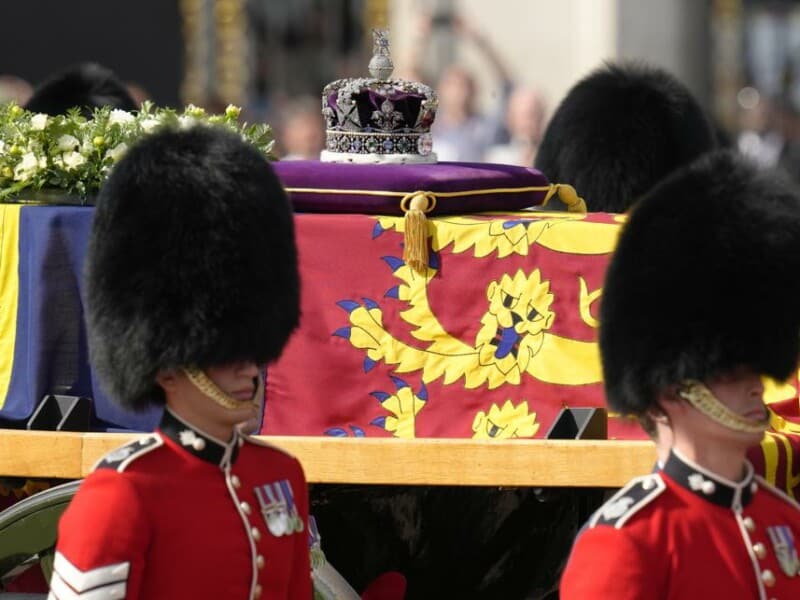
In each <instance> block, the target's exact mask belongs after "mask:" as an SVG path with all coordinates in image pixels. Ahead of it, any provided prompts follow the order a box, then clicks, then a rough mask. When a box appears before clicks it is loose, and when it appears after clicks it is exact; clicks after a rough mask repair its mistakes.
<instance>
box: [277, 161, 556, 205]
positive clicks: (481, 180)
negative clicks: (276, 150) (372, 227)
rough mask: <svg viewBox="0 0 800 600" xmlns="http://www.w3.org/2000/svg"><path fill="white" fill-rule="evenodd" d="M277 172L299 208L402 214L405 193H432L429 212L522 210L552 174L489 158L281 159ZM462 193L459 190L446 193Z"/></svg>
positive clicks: (537, 201)
mask: <svg viewBox="0 0 800 600" xmlns="http://www.w3.org/2000/svg"><path fill="white" fill-rule="evenodd" d="M273 167H274V168H275V172H276V173H277V174H278V176H279V177H280V178H281V181H283V185H284V186H285V187H286V189H287V191H288V192H289V195H290V196H291V199H292V203H293V205H294V209H295V210H296V211H298V212H331V213H362V214H382V215H401V214H403V212H402V210H401V209H400V201H401V199H402V198H403V196H405V195H406V194H410V193H413V192H431V193H433V194H434V195H435V196H436V208H435V209H434V210H433V211H432V212H431V213H429V215H443V214H466V213H473V212H481V211H508V210H519V209H522V208H527V207H529V206H536V205H538V204H541V203H542V201H543V200H544V197H545V195H546V194H547V189H548V185H549V183H548V181H547V178H546V177H545V176H544V175H542V174H541V173H540V172H539V171H537V170H535V169H528V168H525V167H516V166H511V165H495V164H486V163H454V162H441V163H435V164H420V165H409V164H403V165H357V164H352V163H325V162H320V161H316V160H297V161H290V160H287V161H278V162H276V163H273ZM451 192H460V193H463V194H459V195H453V196H450V195H444V196H443V195H441V194H442V193H445V194H448V193H451Z"/></svg>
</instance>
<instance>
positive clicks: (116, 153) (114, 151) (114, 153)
mask: <svg viewBox="0 0 800 600" xmlns="http://www.w3.org/2000/svg"><path fill="white" fill-rule="evenodd" d="M127 150H128V144H126V143H125V142H122V143H120V144H117V145H116V146H114V147H113V148H111V150H109V151H107V152H106V157H107V158H110V159H111V160H113V161H114V162H115V163H116V162H119V159H120V158H122V155H123V154H125V152H127Z"/></svg>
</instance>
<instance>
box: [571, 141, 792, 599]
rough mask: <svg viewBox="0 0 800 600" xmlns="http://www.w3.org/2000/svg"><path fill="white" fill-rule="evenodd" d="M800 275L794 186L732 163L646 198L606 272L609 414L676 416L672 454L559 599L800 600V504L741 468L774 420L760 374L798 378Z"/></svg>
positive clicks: (630, 494)
mask: <svg viewBox="0 0 800 600" xmlns="http://www.w3.org/2000/svg"><path fill="white" fill-rule="evenodd" d="M799 268H800V195H798V191H797V189H796V188H795V187H794V186H793V185H792V184H791V183H790V182H789V181H788V179H784V178H783V177H782V176H780V174H778V173H773V172H761V171H759V170H758V169H757V168H756V167H755V166H754V165H752V164H750V163H748V162H747V161H746V160H745V159H743V158H742V157H740V156H737V155H735V154H733V153H730V152H727V151H725V152H717V153H711V154H709V155H706V156H704V157H702V158H700V159H699V160H698V161H696V162H694V163H692V164H691V165H689V166H687V167H683V168H681V169H680V170H678V171H676V172H675V173H674V174H672V175H671V176H669V177H668V178H667V179H665V180H664V181H663V182H662V183H660V184H658V185H657V186H656V187H654V188H653V189H652V190H651V191H650V192H649V193H648V194H646V195H645V196H644V197H643V198H642V199H641V200H639V201H638V203H637V204H636V207H635V209H634V210H633V211H632V212H631V215H630V217H629V219H628V222H627V224H626V225H625V227H624V228H623V230H622V233H621V236H620V239H619V243H618V245H617V248H616V250H615V251H614V254H613V256H612V259H611V263H610V265H609V269H608V272H607V275H606V280H605V285H604V296H603V302H602V305H601V314H600V352H601V357H602V363H603V375H604V382H605V388H606V397H607V402H608V405H609V408H610V409H612V410H614V411H616V412H618V413H620V414H622V415H628V416H632V417H636V418H639V419H642V418H643V417H645V416H646V415H648V414H651V413H652V412H653V411H657V412H658V413H659V414H663V415H665V416H666V417H667V418H668V421H669V425H670V429H671V432H672V440H671V443H670V445H671V449H670V453H669V455H668V457H667V459H666V463H665V464H664V465H663V468H662V469H660V470H659V471H657V472H654V473H652V474H650V475H645V476H643V477H638V478H636V479H634V480H632V481H631V482H630V483H629V484H628V485H626V486H625V487H623V488H622V489H621V490H620V491H619V492H618V493H617V494H615V495H614V496H613V497H612V498H611V499H610V500H609V501H608V502H607V503H606V504H605V505H604V506H602V507H601V508H600V509H599V510H598V511H597V512H596V513H595V514H594V516H593V517H592V518H591V519H590V520H589V523H588V526H587V527H586V528H585V529H584V530H583V531H582V533H581V534H580V535H579V536H578V538H577V540H576V542H575V545H574V547H573V550H572V553H571V555H570V558H569V560H568V563H567V566H566V569H565V571H564V574H563V577H562V579H561V587H560V597H561V598H562V600H577V599H581V600H583V599H585V598H598V599H600V598H609V599H610V598H614V599H615V600H633V599H636V600H639V599H642V600H643V599H655V600H657V599H664V600H667V599H669V600H671V599H678V598H726V599H731V600H737V599H741V600H745V599H748V600H749V599H751V598H768V597H769V598H772V597H778V598H795V597H800V577H797V575H798V574H800V560H799V559H798V541H800V505H798V504H797V503H796V502H795V501H794V500H792V499H790V498H789V497H788V496H787V495H786V494H784V493H783V492H781V491H779V490H778V489H776V488H774V487H773V486H771V485H770V484H769V483H767V482H766V481H765V480H764V479H762V478H760V477H758V476H756V475H754V470H753V466H752V465H751V464H750V462H748V460H747V459H746V453H747V451H748V449H749V448H752V447H756V446H758V444H759V442H760V441H761V439H762V437H763V436H764V432H765V430H766V429H767V427H768V426H769V422H770V419H769V413H768V410H767V407H766V406H765V404H764V398H763V396H764V384H763V381H762V377H763V376H769V377H771V378H773V379H775V380H778V381H781V380H785V379H786V378H787V377H789V376H790V375H791V374H792V372H793V371H794V370H795V369H796V368H797V363H798V357H799V356H800V310H798V308H797V303H796V300H795V299H796V298H797V295H798V294H799V293H800V283H799V282H798V280H797V278H796V277H795V274H796V273H797V270H798V269H799ZM754 282H757V285H753V283H754ZM742 307H748V310H750V311H754V312H753V314H752V315H750V316H751V317H752V318H756V319H757V320H758V326H757V327H749V326H747V325H744V326H743V324H742Z"/></svg>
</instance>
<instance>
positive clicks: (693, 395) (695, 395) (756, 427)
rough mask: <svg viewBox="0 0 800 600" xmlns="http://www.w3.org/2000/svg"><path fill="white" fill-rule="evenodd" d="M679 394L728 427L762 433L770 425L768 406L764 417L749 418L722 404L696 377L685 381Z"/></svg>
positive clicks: (712, 418) (706, 414)
mask: <svg viewBox="0 0 800 600" xmlns="http://www.w3.org/2000/svg"><path fill="white" fill-rule="evenodd" d="M678 395H679V396H680V397H681V398H683V399H684V400H687V401H688V402H689V404H691V405H692V406H694V407H695V408H696V409H697V410H699V411H700V412H701V413H703V414H704V415H705V416H707V417H708V418H709V419H711V420H712V421H715V422H717V423H719V424H720V425H723V426H724V427H727V428H728V429H733V430H734V431H742V432H744V433H760V432H763V431H765V430H766V429H767V427H768V426H769V412H768V411H767V409H766V407H764V418H763V419H758V420H755V419H748V418H746V417H743V416H742V415H740V414H737V413H735V412H733V411H732V410H731V409H729V408H728V407H727V406H725V405H724V404H722V402H720V401H719V400H717V398H716V397H715V396H714V394H713V392H712V391H711V390H710V389H708V387H707V386H706V385H705V384H704V383H702V382H700V381H697V380H694V379H689V380H687V381H684V382H683V384H682V387H681V389H679V390H678Z"/></svg>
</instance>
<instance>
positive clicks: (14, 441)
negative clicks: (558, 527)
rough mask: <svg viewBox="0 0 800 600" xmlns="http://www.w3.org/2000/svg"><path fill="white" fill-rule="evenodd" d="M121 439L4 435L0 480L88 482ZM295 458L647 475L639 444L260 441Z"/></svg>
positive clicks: (650, 456)
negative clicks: (95, 467)
mask: <svg viewBox="0 0 800 600" xmlns="http://www.w3.org/2000/svg"><path fill="white" fill-rule="evenodd" d="M136 437H137V436H136V435H135V434H119V433H83V434H81V433H56V432H38V431H37V432H34V431H13V430H7V431H2V432H0V475H8V476H26V477H59V478H65V479H72V478H78V477H84V476H85V475H86V474H88V473H89V472H90V471H91V468H92V466H93V465H94V464H95V462H97V460H98V459H100V458H101V457H102V456H103V455H104V454H105V453H106V452H108V451H110V450H113V449H114V448H116V447H118V446H120V445H122V444H124V443H126V442H127V441H129V440H131V439H134V438H136ZM259 439H261V440H263V441H265V442H267V443H270V444H273V445H276V446H279V447H281V448H283V449H284V450H286V451H287V452H289V453H291V454H293V455H295V456H296V457H297V458H298V459H299V460H300V461H301V462H302V463H303V468H304V469H305V472H306V477H307V478H308V480H309V481H310V482H313V483H353V484H407V485H489V486H542V487H547V486H554V487H561V486H564V487H619V486H621V485H623V484H624V483H625V482H627V481H628V480H629V479H630V478H631V477H634V476H636V475H641V474H643V473H647V472H649V471H650V470H651V469H652V467H653V464H654V463H655V449H654V446H653V444H652V443H650V442H642V441H588V440H586V441H584V440H578V441H564V440H552V441H550V440H469V439H415V440H396V439H377V438H373V439H365V438H347V439H342V438H327V437H261V438H259Z"/></svg>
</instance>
